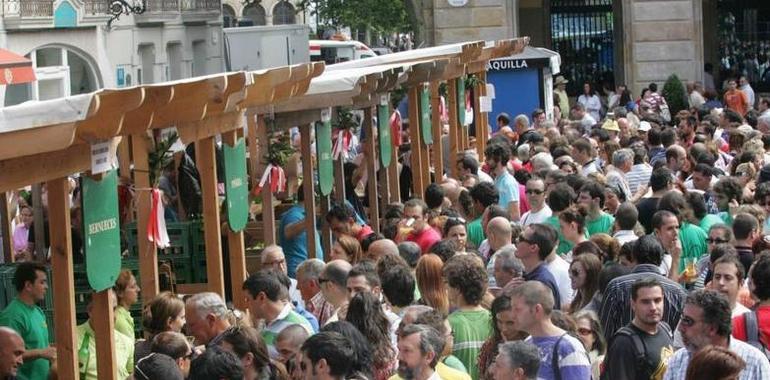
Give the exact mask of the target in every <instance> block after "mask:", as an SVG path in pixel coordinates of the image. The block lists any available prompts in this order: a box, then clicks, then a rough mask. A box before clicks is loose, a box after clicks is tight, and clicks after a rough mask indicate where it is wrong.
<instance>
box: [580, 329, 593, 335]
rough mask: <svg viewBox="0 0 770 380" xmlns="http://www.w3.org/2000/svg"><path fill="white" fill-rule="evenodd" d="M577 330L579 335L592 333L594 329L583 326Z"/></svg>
mask: <svg viewBox="0 0 770 380" xmlns="http://www.w3.org/2000/svg"><path fill="white" fill-rule="evenodd" d="M577 332H578V334H580V335H591V334H593V333H594V330H591V329H584V328H579V329H578V330H577Z"/></svg>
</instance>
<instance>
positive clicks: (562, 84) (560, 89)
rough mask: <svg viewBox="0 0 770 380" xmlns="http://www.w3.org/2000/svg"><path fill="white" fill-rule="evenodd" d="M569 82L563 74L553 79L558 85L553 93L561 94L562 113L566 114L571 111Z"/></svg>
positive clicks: (560, 105)
mask: <svg viewBox="0 0 770 380" xmlns="http://www.w3.org/2000/svg"><path fill="white" fill-rule="evenodd" d="M567 83H569V81H568V80H566V79H564V77H563V76H561V75H559V76H557V77H556V79H555V80H554V81H553V85H554V86H555V87H556V88H555V89H554V90H553V93H554V94H555V95H559V104H558V105H559V108H560V109H561V113H562V114H566V113H567V112H569V96H568V95H567Z"/></svg>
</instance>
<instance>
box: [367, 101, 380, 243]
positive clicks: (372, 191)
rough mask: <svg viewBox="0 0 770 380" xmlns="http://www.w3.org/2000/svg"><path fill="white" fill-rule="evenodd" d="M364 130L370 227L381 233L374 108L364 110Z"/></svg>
mask: <svg viewBox="0 0 770 380" xmlns="http://www.w3.org/2000/svg"><path fill="white" fill-rule="evenodd" d="M364 128H365V131H366V146H365V147H364V149H366V155H364V156H365V159H366V162H365V165H366V173H367V175H366V188H367V191H368V192H369V225H371V227H372V229H373V230H374V233H380V208H379V194H378V193H377V139H376V138H375V127H374V118H373V117H372V107H367V108H364Z"/></svg>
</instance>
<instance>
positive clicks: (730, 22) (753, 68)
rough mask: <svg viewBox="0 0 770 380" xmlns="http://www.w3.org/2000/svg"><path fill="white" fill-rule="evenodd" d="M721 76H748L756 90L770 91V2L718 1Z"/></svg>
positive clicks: (749, 0)
mask: <svg viewBox="0 0 770 380" xmlns="http://www.w3.org/2000/svg"><path fill="white" fill-rule="evenodd" d="M716 13H717V15H718V16H717V17H718V23H717V40H718V41H719V45H718V46H719V65H718V67H719V74H720V75H719V77H720V78H727V77H738V76H741V75H745V76H746V79H748V81H749V82H751V86H752V87H753V88H754V90H755V91H770V42H768V40H769V39H770V2H767V1H752V0H719V1H718V2H717V12H716Z"/></svg>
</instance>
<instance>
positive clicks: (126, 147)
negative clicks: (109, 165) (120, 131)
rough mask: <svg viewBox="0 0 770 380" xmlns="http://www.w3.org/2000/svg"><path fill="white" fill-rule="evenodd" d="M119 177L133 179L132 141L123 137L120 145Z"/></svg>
mask: <svg viewBox="0 0 770 380" xmlns="http://www.w3.org/2000/svg"><path fill="white" fill-rule="evenodd" d="M118 175H119V176H120V177H126V178H131V139H130V138H129V136H125V137H123V139H122V140H121V141H120V144H118Z"/></svg>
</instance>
